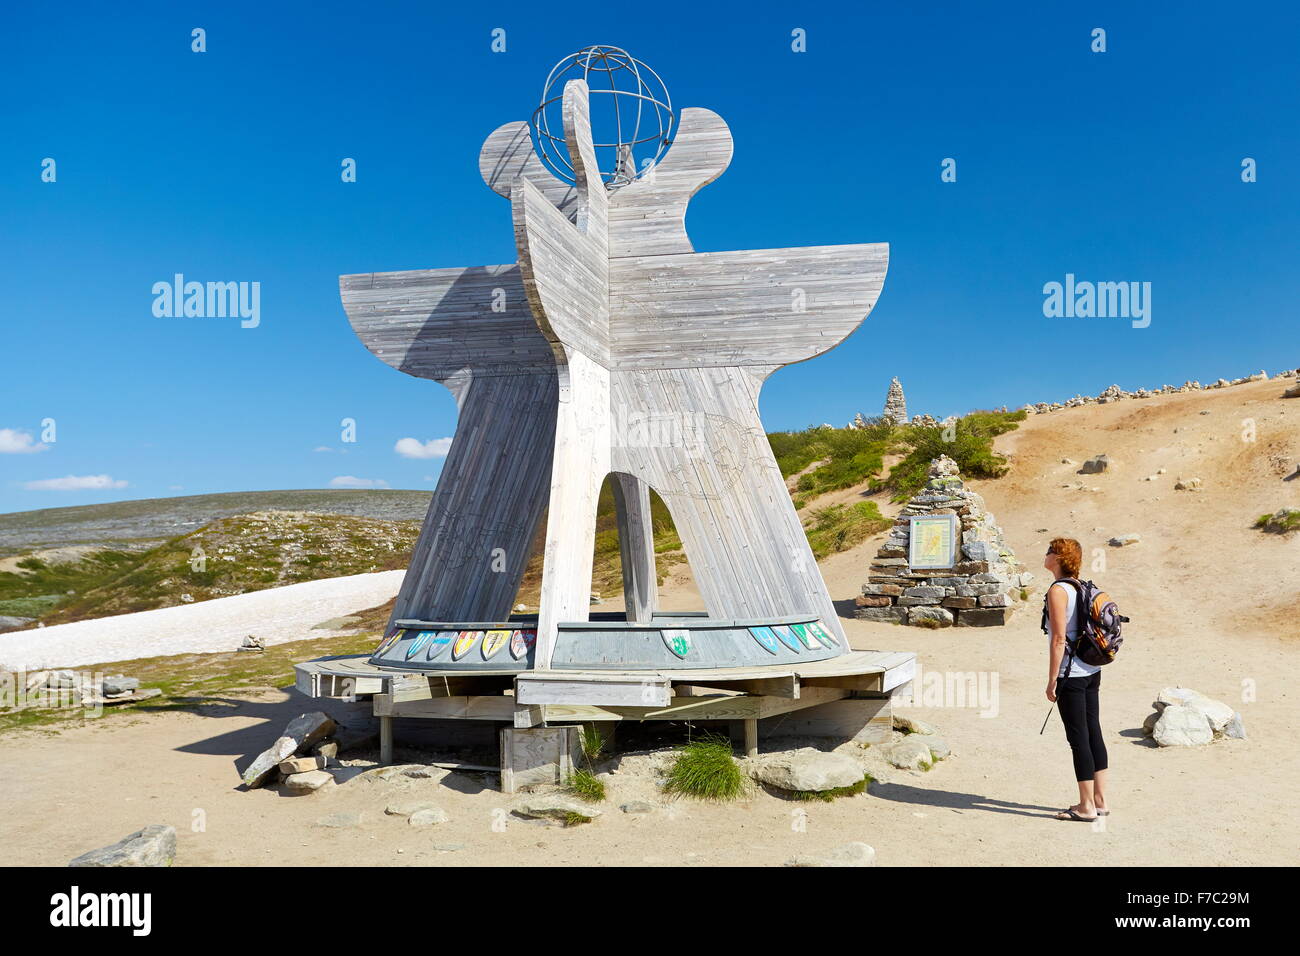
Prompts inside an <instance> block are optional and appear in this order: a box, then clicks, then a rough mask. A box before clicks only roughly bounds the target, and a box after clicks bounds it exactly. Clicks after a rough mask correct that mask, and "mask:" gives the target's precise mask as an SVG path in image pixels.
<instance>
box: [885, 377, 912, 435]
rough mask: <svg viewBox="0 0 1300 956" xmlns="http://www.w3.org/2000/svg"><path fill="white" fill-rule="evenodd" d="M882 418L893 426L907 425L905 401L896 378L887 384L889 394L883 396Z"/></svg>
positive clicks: (900, 384)
mask: <svg viewBox="0 0 1300 956" xmlns="http://www.w3.org/2000/svg"><path fill="white" fill-rule="evenodd" d="M884 417H885V418H886V419H888V420H889V421H891V422H893V423H894V424H895V425H906V424H907V399H906V398H904V397H903V384H902V383H901V382H900V381H899V380H898V377H897V376H895V377H894V378H892V379H890V382H889V394H887V395H886V396H885V412H884Z"/></svg>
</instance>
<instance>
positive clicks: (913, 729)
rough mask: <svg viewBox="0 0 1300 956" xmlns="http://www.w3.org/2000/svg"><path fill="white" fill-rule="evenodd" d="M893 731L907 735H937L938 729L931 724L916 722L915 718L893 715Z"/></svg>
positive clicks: (922, 721) (921, 721)
mask: <svg viewBox="0 0 1300 956" xmlns="http://www.w3.org/2000/svg"><path fill="white" fill-rule="evenodd" d="M894 729H895V730H901V731H904V732H905V733H909V734H925V735H930V734H937V733H938V732H939V728H937V727H935V726H934V725H933V724H927V723H926V722H925V721H924V720H918V719H917V718H915V717H908V716H906V715H904V714H897V713H896V714H894Z"/></svg>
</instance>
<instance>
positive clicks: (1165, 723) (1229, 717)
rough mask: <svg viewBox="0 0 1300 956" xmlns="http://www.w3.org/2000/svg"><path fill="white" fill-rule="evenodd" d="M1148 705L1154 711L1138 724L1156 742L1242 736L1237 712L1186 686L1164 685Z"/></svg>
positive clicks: (1192, 743)
mask: <svg viewBox="0 0 1300 956" xmlns="http://www.w3.org/2000/svg"><path fill="white" fill-rule="evenodd" d="M1151 706H1153V707H1154V708H1155V712H1154V713H1153V714H1151V715H1150V716H1149V717H1147V719H1146V721H1145V722H1144V723H1143V724H1142V731H1143V733H1145V734H1146V735H1147V736H1148V737H1151V738H1153V739H1154V740H1155V742H1156V744H1157V745H1158V746H1161V747H1195V746H1198V745H1200V744H1208V743H1212V742H1213V741H1215V740H1219V739H1222V738H1225V737H1229V738H1236V739H1245V736H1246V727H1245V725H1244V724H1243V723H1242V721H1241V714H1239V713H1237V712H1236V711H1235V710H1233V709H1232V708H1231V707H1230V706H1229V705H1227V704H1225V703H1223V701H1219V700H1214V699H1212V698H1209V697H1206V696H1205V695H1204V694H1200V693H1197V692H1196V691H1194V690H1189V689H1188V688H1186V687H1166V688H1165V689H1164V690H1162V691H1161V692H1160V693H1159V695H1158V696H1157V697H1156V699H1155V700H1154V701H1153V702H1152V705H1151Z"/></svg>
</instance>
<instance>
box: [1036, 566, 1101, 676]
mask: <svg viewBox="0 0 1300 956" xmlns="http://www.w3.org/2000/svg"><path fill="white" fill-rule="evenodd" d="M1058 586H1059V587H1061V588H1064V589H1065V599H1066V607H1065V620H1066V625H1065V644H1066V647H1065V655H1064V656H1062V657H1061V670H1060V672H1059V673H1058V675H1057V676H1065V661H1066V658H1067V657H1069V655H1070V645H1071V644H1073V643H1074V641H1075V639H1076V638H1077V637H1078V636H1079V622H1078V619H1077V618H1076V617H1075V611H1076V610H1077V607H1078V603H1079V592H1078V591H1077V590H1075V588H1074V585H1072V584H1061V582H1060V581H1056V582H1053V584H1052V587H1051V588H1048V591H1049V592H1050V591H1051V589H1052V588H1054V587H1058ZM1047 647H1048V653H1051V647H1052V635H1051V634H1048V635H1047ZM1099 670H1101V668H1100V667H1099V666H1098V665H1096V664H1085V663H1084V662H1083V661H1081V660H1079V657H1078V649H1077V648H1076V649H1075V657H1074V658H1073V660H1071V661H1070V675H1069V676H1071V677H1090V676H1091V675H1093V674H1095V673H1097V671H1099Z"/></svg>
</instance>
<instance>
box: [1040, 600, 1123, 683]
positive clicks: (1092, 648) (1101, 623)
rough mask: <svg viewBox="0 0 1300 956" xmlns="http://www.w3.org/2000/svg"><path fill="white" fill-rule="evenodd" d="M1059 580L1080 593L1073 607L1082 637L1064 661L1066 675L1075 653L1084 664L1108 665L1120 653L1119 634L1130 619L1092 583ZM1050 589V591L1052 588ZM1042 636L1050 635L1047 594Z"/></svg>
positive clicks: (1044, 602)
mask: <svg viewBox="0 0 1300 956" xmlns="http://www.w3.org/2000/svg"><path fill="white" fill-rule="evenodd" d="M1059 581H1060V583H1062V584H1069V585H1071V586H1072V587H1073V588H1074V590H1075V591H1076V592H1077V594H1078V599H1077V600H1076V601H1075V602H1074V604H1075V614H1076V615H1077V618H1078V622H1079V627H1078V635H1079V636H1078V638H1077V639H1076V640H1075V642H1074V643H1073V644H1071V645H1070V650H1069V654H1068V655H1067V657H1066V662H1065V673H1067V674H1068V673H1070V667H1071V666H1072V664H1073V661H1072V660H1071V658H1073V657H1074V656H1075V655H1076V652H1077V655H1078V658H1079V660H1081V661H1083V662H1084V663H1085V664H1091V665H1092V666H1094V667H1100V666H1102V665H1103V664H1109V663H1110V662H1111V661H1113V660H1114V659H1115V655H1116V654H1118V653H1119V649H1120V645H1122V644H1123V643H1124V638H1123V636H1122V635H1121V633H1120V631H1121V625H1124V624H1127V623H1128V620H1129V619H1128V618H1126V617H1125V616H1124V615H1123V614H1120V613H1119V606H1118V605H1117V604H1116V603H1115V602H1114V601H1113V600H1111V597H1110V595H1109V594H1107V593H1106V592H1105V591H1103V590H1102V589H1101V588H1099V587H1097V585H1095V584H1093V583H1092V582H1091V581H1076V580H1075V579H1074V578H1060V579H1059ZM1052 583H1053V584H1055V583H1057V582H1055V581H1054V582H1052ZM1048 590H1051V586H1050V585H1049V586H1048ZM1085 610H1086V612H1087V613H1085ZM1043 633H1044V634H1047V633H1050V631H1049V629H1048V616H1047V595H1046V594H1044V595H1043Z"/></svg>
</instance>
